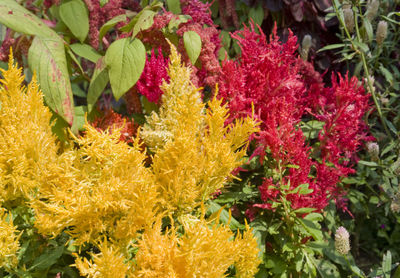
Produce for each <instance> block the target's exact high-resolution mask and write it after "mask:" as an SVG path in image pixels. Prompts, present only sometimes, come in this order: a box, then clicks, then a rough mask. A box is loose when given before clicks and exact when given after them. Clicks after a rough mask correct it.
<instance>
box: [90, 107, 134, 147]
mask: <svg viewBox="0 0 400 278" xmlns="http://www.w3.org/2000/svg"><path fill="white" fill-rule="evenodd" d="M91 124H92V126H94V127H95V128H96V129H97V130H101V131H105V130H109V131H110V132H111V133H112V132H113V131H114V130H115V129H119V128H121V127H122V129H121V137H120V140H121V141H125V142H127V143H130V142H132V137H133V136H134V135H135V134H136V132H137V128H138V126H137V125H135V123H134V122H133V120H131V119H129V118H127V117H122V116H121V115H120V114H118V113H116V112H114V110H112V109H109V110H106V111H104V112H103V115H102V116H101V117H98V118H96V119H95V120H94V121H93V122H92V123H91Z"/></svg>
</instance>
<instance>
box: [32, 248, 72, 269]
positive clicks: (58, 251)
mask: <svg viewBox="0 0 400 278" xmlns="http://www.w3.org/2000/svg"><path fill="white" fill-rule="evenodd" d="M63 252H64V245H61V246H57V247H56V248H53V249H51V250H48V251H47V252H45V253H43V254H42V255H40V256H39V257H37V258H36V259H35V261H34V262H33V266H31V267H30V268H29V269H28V270H29V271H31V270H43V269H46V268H48V267H50V266H52V265H53V264H55V263H56V262H57V260H58V259H59V258H60V257H61V256H62V254H63Z"/></svg>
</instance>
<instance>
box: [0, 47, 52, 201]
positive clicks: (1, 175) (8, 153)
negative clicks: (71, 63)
mask: <svg viewBox="0 0 400 278" xmlns="http://www.w3.org/2000/svg"><path fill="white" fill-rule="evenodd" d="M1 73H2V75H3V79H0V104H1V108H0V203H1V202H4V201H15V200H17V199H19V200H20V201H24V200H27V199H29V198H31V197H32V192H33V191H34V190H35V189H36V188H37V187H38V186H39V185H40V184H41V183H42V182H43V180H44V179H45V178H44V177H45V176H46V175H49V173H50V172H51V169H52V168H54V167H56V166H55V165H56V160H57V151H58V146H57V144H56V138H55V136H54V135H53V133H52V131H51V123H50V118H51V112H50V111H49V109H48V108H47V107H45V106H44V104H43V96H42V93H41V92H40V90H39V87H38V85H37V83H36V79H35V76H34V77H33V78H32V81H31V82H30V84H29V85H28V87H27V88H26V87H24V86H23V81H24V76H23V75H22V69H21V68H18V67H17V65H14V58H13V55H12V52H10V58H9V63H8V70H1Z"/></svg>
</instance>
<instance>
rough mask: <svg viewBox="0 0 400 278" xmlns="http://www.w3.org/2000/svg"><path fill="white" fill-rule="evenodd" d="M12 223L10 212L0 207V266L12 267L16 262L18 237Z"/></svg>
mask: <svg viewBox="0 0 400 278" xmlns="http://www.w3.org/2000/svg"><path fill="white" fill-rule="evenodd" d="M7 219H8V220H7ZM20 235H21V233H20V234H19V235H17V228H16V227H15V226H14V225H13V222H12V216H11V213H10V214H7V213H5V210H4V209H0V268H3V267H5V268H6V269H7V268H14V267H16V266H17V264H18V260H17V252H18V250H19V242H18V240H19V237H20Z"/></svg>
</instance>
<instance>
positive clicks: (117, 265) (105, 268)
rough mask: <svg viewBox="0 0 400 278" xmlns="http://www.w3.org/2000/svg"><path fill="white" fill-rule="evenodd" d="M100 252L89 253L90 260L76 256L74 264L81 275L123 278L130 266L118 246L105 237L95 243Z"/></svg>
mask: <svg viewBox="0 0 400 278" xmlns="http://www.w3.org/2000/svg"><path fill="white" fill-rule="evenodd" d="M97 247H98V249H99V250H100V253H97V254H95V253H90V255H91V257H92V260H90V261H89V260H88V259H87V258H80V257H79V256H78V254H74V256H75V257H76V260H75V264H74V265H73V266H75V267H76V268H78V270H79V272H80V274H81V275H83V276H86V277H88V278H97V277H101V278H125V277H126V275H128V274H129V272H130V266H129V265H128V264H126V263H125V261H126V258H125V257H124V255H123V254H122V253H121V251H120V250H119V248H118V247H116V246H115V245H113V244H112V243H110V242H108V241H107V239H106V238H104V239H103V240H101V241H99V242H98V243H97Z"/></svg>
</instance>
